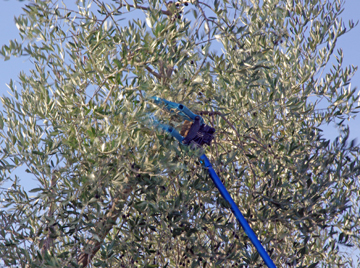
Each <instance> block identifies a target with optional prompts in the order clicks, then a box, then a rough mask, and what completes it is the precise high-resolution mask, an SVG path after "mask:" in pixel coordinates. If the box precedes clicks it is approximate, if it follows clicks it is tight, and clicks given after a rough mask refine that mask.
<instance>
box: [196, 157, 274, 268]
mask: <svg viewBox="0 0 360 268" xmlns="http://www.w3.org/2000/svg"><path fill="white" fill-rule="evenodd" d="M200 161H201V163H202V164H204V166H205V167H206V169H207V170H208V172H209V174H210V177H211V179H212V180H213V182H214V184H215V186H216V188H218V190H219V192H220V194H221V195H222V197H223V198H224V199H225V200H226V201H227V202H229V204H230V206H231V210H232V212H233V213H234V215H235V217H236V219H237V220H238V221H239V223H240V224H241V226H242V228H243V229H244V231H245V233H246V234H247V236H248V237H249V238H250V240H251V242H252V243H253V245H254V246H255V248H256V250H257V251H258V252H259V254H260V256H261V257H262V258H263V260H264V262H265V264H266V265H267V266H268V267H269V268H276V266H275V264H274V263H273V261H272V260H271V259H270V256H269V255H268V254H267V252H266V250H265V249H264V247H263V246H262V245H261V243H260V241H259V239H258V238H257V237H256V234H255V233H254V231H253V230H252V229H251V227H250V226H249V224H248V222H247V221H246V219H245V218H244V216H243V215H242V214H241V212H240V210H239V208H238V207H237V205H236V204H235V202H234V200H233V199H232V198H231V196H230V194H229V192H228V191H227V190H226V188H225V186H224V184H222V182H221V180H220V178H219V177H218V175H217V174H216V172H215V170H214V169H213V167H212V165H211V163H210V161H209V159H208V158H207V157H206V155H205V154H203V155H201V156H200Z"/></svg>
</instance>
